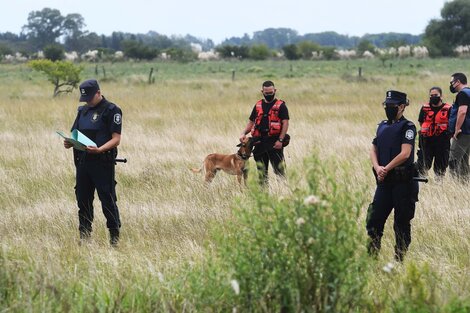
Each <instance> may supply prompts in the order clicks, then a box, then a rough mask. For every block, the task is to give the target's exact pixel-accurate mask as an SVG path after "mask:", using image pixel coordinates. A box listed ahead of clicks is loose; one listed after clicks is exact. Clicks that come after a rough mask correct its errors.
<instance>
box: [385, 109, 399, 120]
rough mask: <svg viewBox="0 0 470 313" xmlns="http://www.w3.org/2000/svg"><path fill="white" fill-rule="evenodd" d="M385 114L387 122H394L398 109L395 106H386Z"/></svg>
mask: <svg viewBox="0 0 470 313" xmlns="http://www.w3.org/2000/svg"><path fill="white" fill-rule="evenodd" d="M385 114H386V115H387V120H388V121H389V122H391V121H394V120H395V119H396V118H397V114H398V107H397V106H396V107H395V106H386V107H385Z"/></svg>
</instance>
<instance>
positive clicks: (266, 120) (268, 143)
mask: <svg viewBox="0 0 470 313" xmlns="http://www.w3.org/2000/svg"><path fill="white" fill-rule="evenodd" d="M261 93H262V94H263V97H264V99H261V100H259V101H258V102H257V103H256V104H255V106H254V107H253V110H252V112H251V115H250V118H249V121H248V124H247V125H246V127H245V129H244V130H243V132H242V133H241V135H240V142H244V141H245V139H246V135H247V134H248V133H249V132H251V136H252V137H253V138H257V139H259V143H258V144H255V148H254V150H253V158H254V159H255V161H256V166H257V168H258V173H259V176H260V179H261V183H263V184H265V183H266V182H267V179H268V165H269V162H271V165H272V167H273V170H274V173H275V174H276V175H280V176H284V174H285V172H284V171H285V162H284V146H286V145H287V142H283V141H284V140H286V141H287V138H288V137H287V136H286V134H287V130H288V128H289V111H288V109H287V106H286V103H285V102H284V101H283V100H278V99H277V98H276V88H275V87H274V83H273V82H272V81H270V80H268V81H265V82H264V83H263V85H262V89H261ZM254 141H257V140H254Z"/></svg>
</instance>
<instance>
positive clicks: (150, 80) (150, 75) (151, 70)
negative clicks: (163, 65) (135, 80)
mask: <svg viewBox="0 0 470 313" xmlns="http://www.w3.org/2000/svg"><path fill="white" fill-rule="evenodd" d="M152 74H153V67H151V68H150V73H149V85H150V84H151V83H152Z"/></svg>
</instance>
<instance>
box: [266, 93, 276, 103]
mask: <svg viewBox="0 0 470 313" xmlns="http://www.w3.org/2000/svg"><path fill="white" fill-rule="evenodd" d="M275 95H276V94H275V93H273V94H270V95H266V94H263V96H264V99H266V101H267V102H271V101H273V99H274V96H275Z"/></svg>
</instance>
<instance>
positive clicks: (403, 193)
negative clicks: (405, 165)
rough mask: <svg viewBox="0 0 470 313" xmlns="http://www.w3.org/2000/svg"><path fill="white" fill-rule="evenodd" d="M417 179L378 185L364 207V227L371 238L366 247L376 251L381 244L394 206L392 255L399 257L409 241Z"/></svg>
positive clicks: (417, 190)
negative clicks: (365, 210) (415, 180)
mask: <svg viewBox="0 0 470 313" xmlns="http://www.w3.org/2000/svg"><path fill="white" fill-rule="evenodd" d="M418 192H419V186H418V182H409V183H382V184H378V185H377V189H376V190H375V195H374V200H373V202H372V203H371V204H370V205H369V208H368V210H367V221H366V229H367V234H368V236H369V238H370V242H369V246H368V251H369V254H371V255H376V254H377V253H378V252H379V250H380V247H381V240H382V236H383V232H384V227H385V222H386V221H387V219H388V216H389V215H390V213H391V212H392V210H393V209H394V210H395V211H394V213H395V217H394V223H393V230H394V232H395V258H396V259H397V260H398V261H402V260H403V257H404V255H405V253H406V251H407V250H408V246H409V245H410V243H411V220H412V219H413V217H414V215H415V204H416V201H418Z"/></svg>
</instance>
